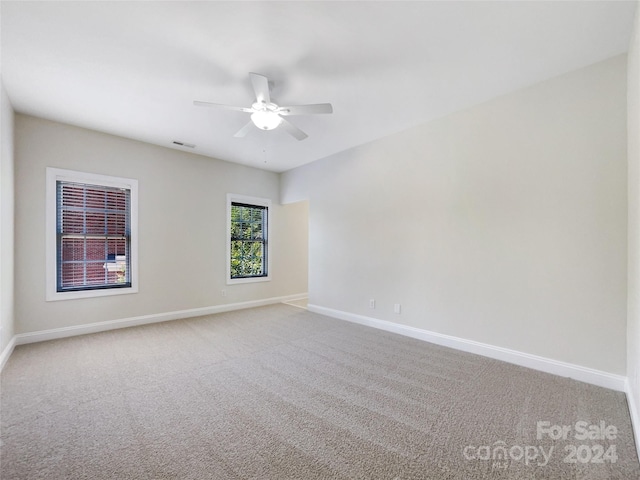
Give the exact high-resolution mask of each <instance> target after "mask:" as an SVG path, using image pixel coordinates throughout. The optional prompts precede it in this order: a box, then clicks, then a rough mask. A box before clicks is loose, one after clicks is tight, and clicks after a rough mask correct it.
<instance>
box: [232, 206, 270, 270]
mask: <svg viewBox="0 0 640 480" xmlns="http://www.w3.org/2000/svg"><path fill="white" fill-rule="evenodd" d="M268 216H269V208H268V207H266V206H262V205H249V204H245V203H238V202H232V203H231V238H230V242H231V249H230V250H231V259H230V260H231V269H230V270H231V278H232V279H239V278H259V277H266V276H267V275H268V271H267V268H268V267H267V265H268V262H267V260H268V259H267V255H268V248H267V240H268V239H267V232H268V225H267V222H268Z"/></svg>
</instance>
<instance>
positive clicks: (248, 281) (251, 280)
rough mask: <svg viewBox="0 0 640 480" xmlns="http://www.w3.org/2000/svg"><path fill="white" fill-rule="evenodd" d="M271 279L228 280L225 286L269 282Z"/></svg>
mask: <svg viewBox="0 0 640 480" xmlns="http://www.w3.org/2000/svg"><path fill="white" fill-rule="evenodd" d="M270 281H271V277H268V276H267V277H249V278H228V279H227V285H236V284H241V283H257V282H270Z"/></svg>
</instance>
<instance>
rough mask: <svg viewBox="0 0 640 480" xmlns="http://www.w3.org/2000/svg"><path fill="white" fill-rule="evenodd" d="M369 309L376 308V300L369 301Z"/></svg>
mask: <svg viewBox="0 0 640 480" xmlns="http://www.w3.org/2000/svg"><path fill="white" fill-rule="evenodd" d="M369 308H376V300H375V299H374V298H371V299H369Z"/></svg>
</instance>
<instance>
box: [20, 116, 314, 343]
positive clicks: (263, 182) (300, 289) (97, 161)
mask: <svg viewBox="0 0 640 480" xmlns="http://www.w3.org/2000/svg"><path fill="white" fill-rule="evenodd" d="M15 133H16V136H15V138H16V145H15V155H16V162H15V167H16V171H15V180H16V219H15V220H16V221H15V229H16V230H15V233H16V256H15V265H16V297H15V298H16V303H15V314H16V333H26V332H34V331H41V330H46V329H53V328H60V327H67V326H76V325H82V324H87V323H93V322H100V321H107V320H119V319H124V318H130V317H136V316H140V315H149V314H155V313H165V312H173V311H180V310H188V309H193V308H200V307H209V306H216V305H223V304H228V303H238V302H245V301H252V300H259V299H267V298H272V297H279V296H285V295H293V294H300V293H305V292H306V286H307V285H306V263H307V261H306V250H305V249H304V248H300V247H299V246H298V242H300V241H301V239H304V238H305V236H306V222H307V220H306V210H305V209H301V208H296V207H295V206H286V207H284V206H281V205H279V204H278V198H279V176H278V175H277V174H275V173H271V172H266V171H262V170H258V169H253V168H248V167H243V166H239V165H235V164H231V163H228V162H223V161H219V160H214V159H211V158H207V157H202V156H198V155H194V154H191V153H183V152H180V151H177V150H173V149H168V148H162V147H157V146H152V145H148V144H145V143H141V142H136V141H132V140H127V139H124V138H119V137H114V136H110V135H105V134H101V133H98V132H94V131H90V130H84V129H81V128H76V127H73V126H69V125H64V124H60V123H55V122H50V121H46V120H42V119H38V118H34V117H30V116H25V115H17V116H16V122H15ZM46 167H58V168H65V169H71V170H78V171H82V172H89V173H98V174H105V175H113V176H121V177H127V178H135V179H137V180H138V182H139V292H138V293H137V294H130V295H117V296H110V297H102V298H90V299H77V300H65V301H55V302H46V301H45V243H44V242H45V232H44V227H45V171H46ZM227 193H237V194H242V195H250V196H255V197H263V198H269V199H271V200H272V202H273V205H272V209H271V210H272V211H271V225H272V232H271V248H272V252H271V253H272V258H271V261H272V264H271V266H272V270H271V274H272V281H270V282H261V283H252V284H244V285H227V284H226V261H225V260H226V259H225V252H226V244H225V241H226V196H227ZM296 225H300V227H299V228H298V230H296ZM301 265H303V266H304V268H302V267H301ZM223 289H224V290H226V294H227V295H226V297H223V296H222V294H221V292H222V290H223Z"/></svg>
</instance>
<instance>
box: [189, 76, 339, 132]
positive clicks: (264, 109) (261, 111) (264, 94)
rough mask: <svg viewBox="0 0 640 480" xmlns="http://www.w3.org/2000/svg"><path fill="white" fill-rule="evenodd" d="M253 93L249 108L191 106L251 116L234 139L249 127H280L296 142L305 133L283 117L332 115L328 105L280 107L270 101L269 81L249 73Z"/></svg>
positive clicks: (203, 104)
mask: <svg viewBox="0 0 640 480" xmlns="http://www.w3.org/2000/svg"><path fill="white" fill-rule="evenodd" d="M249 77H250V78H251V84H252V85H253V91H254V92H255V94H256V101H255V102H254V103H253V104H252V105H251V107H234V106H231V105H221V104H219V103H210V102H200V101H198V100H196V101H194V102H193V104H194V105H197V106H200V107H214V108H222V109H225V110H235V111H237V112H245V113H250V114H251V121H250V122H249V123H247V124H246V125H245V126H244V127H242V128H241V129H240V130H238V132H236V134H235V135H234V137H244V136H245V135H246V134H247V133H248V132H249V130H251V127H252V126H253V125H255V126H256V127H258V128H259V129H260V130H273V129H275V128H278V127H280V126H281V127H282V128H283V129H284V130H285V131H286V132H287V133H289V134H290V135H292V136H293V137H295V138H296V139H298V140H304V139H305V138H307V137H308V135H307V134H306V133H304V132H303V131H302V130H300V129H299V128H298V127H296V126H295V125H294V124H292V123H291V122H289V121H288V120H286V119H285V118H283V117H286V116H288V115H315V114H318V113H333V107H332V106H331V104H330V103H317V104H313V105H291V106H287V107H281V106H279V105H277V104H275V103H273V102H272V101H271V95H270V92H269V79H268V78H267V77H265V76H264V75H260V74H259V73H249Z"/></svg>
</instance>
